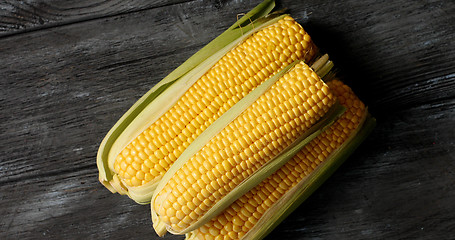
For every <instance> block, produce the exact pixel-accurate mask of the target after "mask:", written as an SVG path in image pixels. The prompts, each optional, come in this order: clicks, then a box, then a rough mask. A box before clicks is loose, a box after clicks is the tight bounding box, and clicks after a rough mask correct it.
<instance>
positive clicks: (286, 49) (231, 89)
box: [98, 15, 317, 203]
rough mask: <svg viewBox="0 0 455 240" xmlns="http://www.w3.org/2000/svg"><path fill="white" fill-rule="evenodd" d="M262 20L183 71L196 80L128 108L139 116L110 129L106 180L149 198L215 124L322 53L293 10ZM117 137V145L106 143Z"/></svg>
mask: <svg viewBox="0 0 455 240" xmlns="http://www.w3.org/2000/svg"><path fill="white" fill-rule="evenodd" d="M250 18H251V17H248V20H250ZM259 20H261V21H262V22H265V23H263V24H262V25H261V21H256V22H253V24H256V26H257V29H255V30H258V31H257V32H254V33H253V30H251V33H248V34H250V35H251V36H249V37H248V34H246V33H243V32H244V31H246V30H248V27H241V26H240V23H239V24H238V25H239V26H240V29H236V30H237V31H241V32H242V34H243V35H242V37H240V38H239V40H238V41H234V42H232V43H231V44H229V45H228V46H226V47H224V48H223V49H221V50H220V53H219V54H215V56H212V57H213V58H214V59H215V60H212V59H210V60H209V61H208V62H209V63H203V64H200V65H199V66H198V67H199V68H198V67H196V68H195V70H194V71H191V72H189V73H187V74H186V75H184V76H183V77H181V78H182V79H183V78H185V77H186V78H188V80H187V79H184V81H183V82H182V83H181V84H180V83H174V84H173V85H172V86H169V87H168V89H167V90H166V91H165V92H164V93H161V94H160V95H159V96H157V98H156V99H154V100H153V101H152V102H151V103H149V104H148V105H147V106H145V107H144V110H143V111H141V112H140V113H139V114H136V117H134V116H131V115H135V114H131V113H127V114H126V115H128V116H127V117H130V118H133V120H128V121H124V122H125V123H124V124H129V126H127V127H125V128H123V129H122V131H121V132H119V133H118V134H115V135H116V136H114V137H111V136H110V135H114V134H108V136H107V137H106V139H105V140H104V141H103V144H102V146H101V147H100V151H99V154H98V167H99V169H100V181H101V182H102V183H103V184H104V185H105V186H106V187H107V188H108V189H110V190H111V191H112V192H119V193H121V194H128V195H129V196H130V197H131V198H132V199H133V200H135V201H137V202H139V203H147V202H149V201H150V197H151V195H152V194H153V190H154V188H155V187H156V185H157V184H158V182H159V180H160V179H161V178H162V176H163V175H164V174H165V173H166V171H167V170H168V169H169V168H170V166H171V165H172V164H173V163H174V162H175V160H176V159H177V158H178V157H179V156H180V155H181V154H182V152H183V151H184V150H185V149H186V148H187V147H188V146H189V145H190V144H191V143H192V142H193V141H194V139H196V138H197V137H198V136H199V135H200V134H201V133H202V132H204V131H205V130H206V129H207V127H208V126H210V125H211V124H212V123H213V122H214V121H215V120H216V119H218V118H219V117H220V116H221V115H223V114H224V113H225V112H226V111H227V110H228V109H229V108H231V107H232V106H233V105H234V104H235V103H237V102H238V101H239V100H240V99H242V98H243V97H244V96H246V95H247V94H248V93H249V92H251V91H252V90H253V89H255V88H256V87H257V86H258V85H260V84H261V83H262V82H264V81H265V80H266V79H268V78H270V76H273V75H274V74H276V73H277V72H279V71H280V70H282V69H283V68H284V67H286V66H288V65H289V64H291V63H292V62H294V61H295V60H297V59H301V60H304V61H310V60H311V59H312V58H313V57H314V55H315V53H316V51H317V50H316V49H317V48H316V47H315V45H314V44H313V42H312V41H311V38H310V37H309V35H308V34H307V33H306V32H305V31H304V30H303V28H302V27H301V26H300V25H299V24H298V23H297V22H295V21H294V20H293V19H292V18H291V17H290V16H288V15H280V16H277V17H273V18H272V17H268V18H265V19H259ZM253 24H251V25H253ZM234 26H235V25H233V27H234ZM239 26H235V27H239ZM250 27H251V26H250ZM231 28H232V27H231ZM242 39H245V40H242ZM240 40H242V41H240ZM231 45H232V46H235V47H234V48H233V47H232V46H231ZM231 48H232V49H231ZM229 49H231V50H230V51H228V52H227V50H229ZM224 52H227V53H226V54H224V55H223V53H224ZM218 55H220V56H218ZM217 57H218V58H219V60H218V59H216V58H217ZM206 62H207V61H206ZM164 85H165V84H161V86H164ZM152 90H153V89H152ZM154 90H156V91H152V94H155V92H159V91H161V90H159V89H157V88H155V89H154ZM114 128H116V127H114ZM111 131H112V130H111ZM109 140H111V141H112V144H111V145H110V149H108V148H107V147H105V146H106V145H109V144H105V143H104V142H107V141H109ZM106 172H107V173H106Z"/></svg>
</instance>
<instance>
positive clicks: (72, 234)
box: [0, 0, 455, 239]
mask: <svg viewBox="0 0 455 240" xmlns="http://www.w3.org/2000/svg"><path fill="white" fill-rule="evenodd" d="M37 2H38V1H28V3H30V4H32V3H37ZM49 2H52V3H55V4H57V1H49ZM49 2H47V3H49ZM164 2H165V1H162V3H164ZM258 2H259V1H191V2H185V3H181V4H169V5H164V6H162V7H159V8H155V7H150V8H149V7H144V6H143V5H141V3H137V2H134V1H130V2H129V3H130V6H128V4H126V3H125V4H123V3H119V2H118V3H117V4H118V5H117V6H118V8H116V7H114V5H109V4H110V3H107V2H102V3H101V4H100V5H96V6H92V7H87V8H83V9H82V10H79V11H80V12H81V16H82V15H84V16H85V15H90V16H95V15H96V14H97V13H99V14H100V15H96V16H99V17H94V18H91V19H83V20H78V19H79V16H77V14H75V13H77V10H76V9H77V6H86V5H84V4H87V3H88V2H86V1H83V2H81V3H80V5H77V4H79V3H73V4H75V5H74V6H76V7H74V11H72V10H71V8H68V9H70V10H68V11H67V12H71V14H68V15H70V18H72V19H73V20H68V22H67V23H65V24H60V23H61V22H64V20H62V19H54V20H55V22H56V23H55V25H52V26H50V25H49V26H45V27H42V28H41V29H36V30H34V31H29V32H23V33H22V34H13V35H8V36H6V35H4V37H2V38H0V79H1V80H0V103H1V106H2V107H1V109H0V134H1V135H0V136H1V137H0V146H1V147H0V169H1V170H0V176H1V178H0V200H1V201H0V214H2V216H3V217H2V219H1V220H0V229H1V230H0V239H18V238H21V239H41V238H43V239H81V238H88V239H105V238H115V239H120V238H142V237H144V236H147V238H149V239H150V238H151V239H158V237H156V235H154V233H153V231H152V229H151V223H150V221H149V209H148V206H139V205H136V204H134V203H133V202H132V201H130V200H129V199H128V198H126V197H124V196H123V197H122V196H119V195H112V194H111V193H110V192H108V191H107V190H106V189H104V187H103V186H101V184H99V183H98V182H97V169H96V166H95V157H96V151H97V148H98V144H99V143H100V142H101V139H102V138H103V137H104V135H105V134H106V133H107V131H108V130H109V128H110V127H111V126H112V125H113V124H114V123H115V121H116V120H117V119H118V118H119V117H120V116H121V115H122V114H123V113H124V112H125V111H126V110H127V109H128V108H129V107H130V106H131V105H132V104H133V103H134V102H135V101H136V100H137V99H138V98H139V97H140V96H141V95H142V94H144V93H145V92H146V91H147V90H148V89H149V88H151V87H152V86H153V85H154V84H155V83H156V82H157V81H159V80H160V79H161V78H162V77H164V76H165V75H166V73H168V72H170V71H171V70H172V69H174V68H175V67H176V66H178V65H179V64H180V63H181V62H183V61H184V60H185V59H186V58H187V57H189V56H190V55H191V54H192V53H194V52H195V51H196V50H197V49H199V48H200V47H202V46H203V45H204V44H206V43H207V42H208V41H210V40H211V39H213V38H214V37H216V36H217V35H218V34H219V33H221V32H222V31H223V30H224V29H225V28H226V27H228V26H229V25H230V24H231V23H232V22H234V21H235V18H236V14H237V13H240V12H245V11H246V10H247V9H250V8H252V7H253V6H255V5H256V4H257V3H258ZM2 3H3V2H2ZM8 3H9V2H8ZM281 5H282V6H285V7H288V8H289V9H290V12H291V14H292V15H293V16H294V17H296V18H297V20H298V21H299V22H301V23H302V24H303V25H304V27H305V28H306V29H307V30H308V31H309V32H310V34H311V35H312V36H313V38H314V39H315V41H316V43H317V44H318V45H319V46H320V47H322V49H323V50H325V51H327V52H328V53H329V54H330V55H331V56H332V58H333V59H334V60H335V63H336V65H337V66H338V68H339V69H340V74H341V75H342V77H343V79H344V80H346V81H347V82H348V83H350V84H351V86H352V87H353V88H354V89H355V90H356V92H357V93H358V94H359V95H360V96H361V97H362V99H363V100H364V101H365V102H366V103H367V104H368V105H369V106H370V110H371V111H372V112H373V114H374V115H375V116H376V117H377V119H378V126H377V128H376V130H375V131H374V133H373V134H372V136H371V137H370V138H369V140H368V141H367V142H365V143H364V144H363V145H362V146H361V148H360V149H359V150H358V151H357V152H356V153H355V154H354V155H353V156H352V157H351V158H350V159H349V160H348V162H347V163H346V164H345V165H343V166H342V168H341V169H340V170H339V171H338V172H337V173H336V174H335V175H334V176H333V177H332V178H331V179H329V181H328V182H327V183H326V184H325V185H323V187H322V188H321V189H320V190H318V191H317V192H316V193H315V194H314V195H313V196H312V197H310V199H309V200H308V201H307V202H305V203H304V204H303V205H302V206H301V207H300V208H298V209H297V211H296V212H295V213H294V214H292V215H291V216H290V217H289V218H288V219H286V220H285V222H284V223H283V224H282V225H280V226H279V227H278V228H277V230H276V231H274V232H273V233H272V234H271V235H270V236H269V238H268V239H277V238H278V237H280V238H282V237H286V238H288V239H303V238H304V239H335V238H337V239H384V238H391V239H454V238H455V229H454V226H455V220H454V219H455V215H454V214H455V204H454V201H453V200H454V199H455V189H454V187H453V184H452V183H453V179H454V172H455V171H454V169H455V168H454V159H455V156H454V155H453V153H454V152H455V151H454V150H455V144H454V139H455V137H454V136H455V134H454V130H453V126H455V122H454V119H455V111H454V109H455V108H454V105H455V81H454V80H455V67H454V66H453V62H454V60H455V54H454V53H455V43H454V42H453V39H455V31H454V30H455V29H454V26H453V24H451V23H453V22H455V21H454V20H455V19H454V16H455V14H453V13H454V12H455V3H453V2H451V1H442V0H441V1H426V2H424V3H422V2H415V1H405V0H400V1H394V2H390V1H373V0H367V1H362V2H359V1H353V0H350V1H338V2H333V1H312V0H310V1H304V2H294V1H282V3H281ZM40 6H43V7H42V8H41V10H42V12H52V11H53V9H54V8H49V9H47V8H46V5H45V4H44V5H40ZM51 6H53V5H51ZM128 7H130V9H133V10H131V11H130V10H125V11H123V10H119V11H120V12H121V14H117V13H115V11H116V10H118V9H121V8H122V9H125V8H128ZM0 9H3V10H4V8H1V7H0ZM103 9H105V10H103ZM139 9H141V10H139ZM0 11H2V10H0ZM73 13H74V14H73ZM110 14H112V15H110ZM0 15H1V16H3V13H1V14H0ZM61 15H62V17H65V16H64V14H61ZM54 20H52V21H54ZM29 22H33V21H31V20H30V21H29ZM49 22H50V21H49ZM28 26H34V25H33V23H32V24H31V25H28ZM31 28H33V27H31ZM168 237H169V239H182V237H170V236H168Z"/></svg>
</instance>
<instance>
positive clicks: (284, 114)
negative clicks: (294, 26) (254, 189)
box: [151, 63, 335, 234]
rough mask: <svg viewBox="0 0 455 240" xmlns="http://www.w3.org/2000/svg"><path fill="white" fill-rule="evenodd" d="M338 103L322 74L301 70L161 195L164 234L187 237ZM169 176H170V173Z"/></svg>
mask: <svg viewBox="0 0 455 240" xmlns="http://www.w3.org/2000/svg"><path fill="white" fill-rule="evenodd" d="M334 103H335V97H334V96H333V95H332V94H331V93H330V91H329V88H328V87H327V85H325V84H324V82H323V81H321V79H320V78H319V77H318V76H317V74H316V73H315V72H314V71H313V70H312V69H311V68H310V67H308V65H306V64H304V63H299V64H297V65H296V66H295V67H294V68H293V69H292V70H291V71H289V72H288V73H286V74H285V75H284V76H283V77H281V78H280V79H279V80H278V81H277V82H276V83H275V84H274V85H273V86H272V87H271V88H270V89H269V90H268V91H267V92H265V93H264V94H263V95H261V96H260V97H259V98H258V99H257V100H256V101H255V102H254V103H253V104H252V105H251V106H249V107H248V108H247V109H246V110H245V111H244V112H242V113H241V114H240V115H239V116H238V117H237V118H236V119H235V120H234V121H232V122H231V123H229V124H228V125H227V126H226V127H225V128H224V129H223V130H221V132H220V133H218V134H217V135H216V136H215V137H214V138H212V139H211V140H210V141H209V142H208V143H207V144H206V145H205V146H204V147H203V148H202V149H201V150H200V151H198V152H197V153H196V154H194V155H193V156H192V157H191V158H190V159H189V160H188V161H187V162H186V163H185V164H184V165H183V166H182V167H181V168H180V169H178V170H177V171H176V172H175V173H174V174H173V175H172V177H171V178H170V179H169V181H167V183H166V184H165V185H164V186H163V187H162V188H161V189H160V188H158V189H157V191H158V192H155V195H154V198H152V205H151V206H152V212H153V211H154V212H155V213H156V214H157V218H155V219H154V227H155V228H156V230H157V232H158V234H162V233H163V232H162V229H160V228H161V227H160V226H162V225H163V224H164V225H167V226H168V228H169V229H168V231H171V232H173V233H185V232H186V231H187V230H188V229H191V227H192V226H194V224H195V223H196V222H198V221H200V220H201V218H202V216H204V214H205V213H206V212H207V211H209V210H210V208H212V207H213V206H214V205H215V204H217V202H219V201H220V200H221V199H222V198H223V197H224V196H226V194H227V193H229V192H231V191H232V190H233V189H234V188H236V187H237V186H238V185H239V184H240V183H241V182H243V181H245V180H246V179H247V178H248V177H250V176H251V175H252V174H253V173H254V172H255V171H256V170H258V169H259V168H261V167H262V166H264V165H265V164H266V163H267V162H268V161H270V160H271V159H273V158H274V156H277V155H278V154H280V153H281V151H283V150H284V149H285V148H286V147H288V146H290V145H291V144H292V143H293V142H294V141H296V140H297V139H298V137H299V136H301V135H302V134H304V133H305V131H306V130H308V129H309V128H310V127H311V126H312V125H313V124H315V123H316V122H317V121H318V120H319V119H320V118H321V117H323V116H324V115H325V114H326V113H327V112H328V110H329V108H330V107H331V106H332V105H333V104H334ZM168 174H169V173H168Z"/></svg>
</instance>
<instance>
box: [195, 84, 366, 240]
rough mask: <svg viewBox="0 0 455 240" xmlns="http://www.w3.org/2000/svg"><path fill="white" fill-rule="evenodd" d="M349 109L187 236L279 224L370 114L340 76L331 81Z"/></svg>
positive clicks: (229, 235) (260, 230) (236, 234)
mask: <svg viewBox="0 0 455 240" xmlns="http://www.w3.org/2000/svg"><path fill="white" fill-rule="evenodd" d="M328 86H329V87H330V89H331V90H332V92H333V94H334V95H335V96H336V97H337V99H338V101H339V102H340V103H341V104H342V105H344V106H345V107H346V108H347V110H346V112H345V113H344V114H343V115H342V116H341V117H340V119H338V120H337V121H336V122H335V123H334V124H333V125H332V126H331V127H330V128H328V129H327V130H326V131H324V132H323V133H321V134H320V135H319V136H318V137H317V138H315V139H314V140H313V141H312V142H310V143H309V144H308V145H306V146H305V147H304V148H303V149H302V150H301V151H300V152H299V153H298V154H297V155H295V156H294V157H293V158H292V159H291V160H290V161H289V162H287V163H286V164H285V165H284V166H283V167H281V168H280V169H279V170H278V171H277V172H275V173H274V174H273V175H271V176H270V177H268V178H267V179H266V180H264V181H263V182H261V183H260V184H259V185H257V186H256V187H255V188H253V189H252V190H251V191H249V192H248V193H246V194H245V195H243V196H242V197H240V198H239V199H238V200H236V201H235V202H234V203H233V204H232V205H231V206H229V207H228V208H227V209H226V210H224V211H223V212H222V213H221V214H219V215H218V216H217V217H215V218H213V219H212V220H210V221H209V222H208V223H206V224H205V225H203V226H202V227H200V228H198V229H196V230H195V231H193V232H191V233H190V234H188V235H187V240H202V239H260V238H262V237H263V236H264V235H265V234H266V233H268V232H269V231H271V229H272V227H273V226H274V225H276V224H277V221H274V219H273V218H274V217H275V216H281V215H282V214H283V213H282V210H283V209H286V207H287V206H286V204H288V205H289V204H290V203H289V201H290V198H291V197H293V195H295V194H296V192H297V191H300V190H301V189H305V188H304V184H305V183H307V182H311V181H312V178H313V176H315V175H316V174H317V171H318V170H320V169H321V165H322V164H325V161H330V158H332V159H333V158H334V157H336V156H337V154H339V151H340V149H341V148H342V147H343V146H344V145H346V144H348V143H349V141H350V140H352V139H353V137H354V136H355V135H356V133H357V132H358V131H359V129H360V128H361V127H362V125H363V122H364V121H365V119H366V117H367V110H366V107H365V105H364V104H363V103H362V102H361V101H360V100H359V99H358V98H357V97H356V96H355V94H354V93H353V91H352V90H351V89H350V88H349V87H348V86H346V85H344V84H343V83H342V82H341V81H339V80H333V81H330V82H329V83H328Z"/></svg>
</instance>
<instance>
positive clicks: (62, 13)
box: [0, 0, 190, 37]
mask: <svg viewBox="0 0 455 240" xmlns="http://www.w3.org/2000/svg"><path fill="white" fill-rule="evenodd" d="M188 1H190V0H186V1H185V0H155V1H137V0H128V1H101V0H98V1H93V0H83V1H58V0H31V1H15V0H13V1H12V0H5V1H2V2H0V37H1V36H8V35H11V34H16V33H23V32H27V31H36V30H39V29H44V28H50V27H55V26H59V25H65V24H72V23H76V22H82V21H88V20H93V19H97V18H103V17H109V16H111V17H112V16H116V15H120V14H128V13H131V12H137V11H142V10H147V9H151V8H157V7H165V6H169V5H173V4H177V3H182V2H188Z"/></svg>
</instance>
